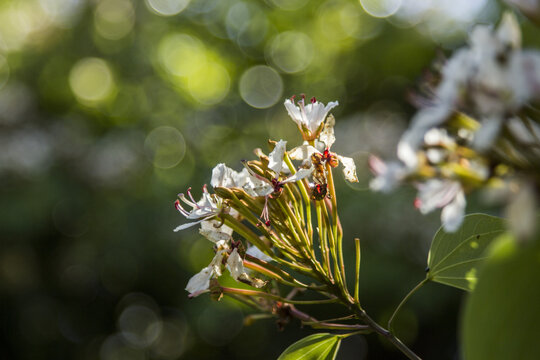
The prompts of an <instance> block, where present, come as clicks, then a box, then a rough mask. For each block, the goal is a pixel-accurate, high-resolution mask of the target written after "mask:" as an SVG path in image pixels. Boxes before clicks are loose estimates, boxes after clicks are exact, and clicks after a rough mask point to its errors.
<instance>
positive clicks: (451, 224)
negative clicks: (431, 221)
mask: <svg viewBox="0 0 540 360" xmlns="http://www.w3.org/2000/svg"><path fill="white" fill-rule="evenodd" d="M466 205H467V201H466V200H465V194H464V193H463V190H459V191H458V193H457V194H456V196H455V197H454V200H452V201H451V202H450V203H449V204H448V205H446V206H445V207H444V208H443V209H442V212H441V222H442V224H443V227H444V230H445V231H447V232H455V231H456V230H457V229H459V227H460V226H461V223H462V222H463V217H464V216H465V206H466Z"/></svg>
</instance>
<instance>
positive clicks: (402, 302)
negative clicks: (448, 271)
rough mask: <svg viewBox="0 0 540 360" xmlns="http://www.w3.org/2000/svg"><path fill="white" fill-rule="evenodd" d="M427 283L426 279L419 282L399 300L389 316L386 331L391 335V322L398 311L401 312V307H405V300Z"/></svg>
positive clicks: (392, 328) (392, 330)
mask: <svg viewBox="0 0 540 360" xmlns="http://www.w3.org/2000/svg"><path fill="white" fill-rule="evenodd" d="M428 281H429V279H428V278H425V279H424V280H422V281H420V282H419V283H418V284H417V285H416V286H415V287H414V288H413V289H412V290H411V291H409V293H408V294H407V295H406V296H405V297H404V298H403V300H401V302H400V303H399V305H398V306H397V307H396V310H394V313H393V314H392V316H390V320H388V330H390V332H392V333H393V332H394V327H393V322H394V318H395V317H396V315H397V314H398V312H399V310H401V308H402V307H403V305H405V303H406V302H407V300H409V298H410V297H411V296H412V295H413V294H414V293H415V292H417V291H418V289H420V288H421V287H422V286H423V285H424V284H425V283H426V282H428Z"/></svg>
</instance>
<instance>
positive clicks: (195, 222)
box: [174, 219, 206, 232]
mask: <svg viewBox="0 0 540 360" xmlns="http://www.w3.org/2000/svg"><path fill="white" fill-rule="evenodd" d="M205 220H206V219H201V220H199V221H194V222H190V223H185V224H182V225H180V226H177V227H175V228H174V232H177V231H180V230H184V229H187V228H190V227H192V226H195V225H197V224H200V223H202V222H203V221H205Z"/></svg>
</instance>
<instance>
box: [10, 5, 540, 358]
mask: <svg viewBox="0 0 540 360" xmlns="http://www.w3.org/2000/svg"><path fill="white" fill-rule="evenodd" d="M400 3H401V1H399V0H395V1H393V0H388V1H376V0H371V1H370V0H363V1H362V2H358V1H355V0H330V1H319V0H315V1H308V0H287V1H285V0H266V1H263V0H259V1H255V0H254V1H239V0H191V2H189V1H185V0H184V1H181V0H180V1H172V0H170V1H168V0H161V1H158V0H146V1H137V0H99V1H98V0H95V1H86V0H17V1H15V0H13V1H8V0H4V1H1V2H0V193H1V194H0V195H1V196H0V208H1V209H2V216H1V217H0V235H1V251H0V292H1V306H0V318H1V326H2V327H1V328H2V337H1V339H0V358H2V359H36V360H39V359H101V360H113V359H114V360H117V359H137V360H138V359H143V360H144V359H177V358H182V359H252V358H258V359H261V360H262V359H275V358H277V356H278V355H279V354H280V353H281V352H282V351H283V350H284V349H285V348H286V347H287V346H288V345H289V344H291V343H293V342H294V341H296V340H298V339H299V338H301V337H303V336H306V335H308V334H310V333H312V331H311V330H309V329H301V328H300V327H299V326H298V324H290V325H289V326H287V327H286V328H285V329H284V331H281V332H280V331H278V330H277V326H276V324H275V323H274V322H273V321H272V320H261V321H259V322H256V323H254V324H253V325H251V326H244V325H243V316H245V315H246V314H249V313H250V310H249V309H246V308H243V307H241V306H240V305H239V304H237V303H234V302H230V301H226V300H224V301H221V302H219V303H216V302H212V301H211V300H210V299H209V298H208V297H207V296H204V295H203V296H200V297H198V298H196V299H191V300H188V298H187V292H186V291H185V290H184V287H185V285H186V283H187V281H188V279H189V278H190V277H191V276H192V275H193V274H194V273H196V272H198V271H199V270H200V269H201V268H202V267H203V266H206V265H207V264H208V262H209V261H210V259H211V258H212V255H213V254H212V249H211V246H210V244H209V243H208V241H207V240H205V239H202V238H201V237H200V236H199V235H198V234H197V231H196V230H193V229H190V230H185V231H183V232H181V233H174V232H173V231H172V229H174V228H175V227H176V226H177V225H178V224H180V223H183V222H184V221H185V219H184V218H183V217H182V216H181V215H180V214H179V213H178V212H176V211H175V209H174V207H173V202H174V200H175V198H176V194H177V193H179V192H184V191H185V190H186V189H187V188H188V187H190V186H192V187H193V192H194V194H195V196H198V194H200V188H201V186H202V184H204V183H209V181H210V174H211V169H212V168H213V166H215V165H216V164H217V163H219V162H225V163H227V165H229V166H231V167H233V168H235V169H237V170H239V169H240V167H241V166H240V160H241V159H249V158H252V157H253V154H252V150H253V149H254V148H256V147H261V148H263V149H264V150H265V151H266V150H267V149H266V145H265V144H266V141H267V139H268V138H272V139H275V140H279V139H285V140H287V141H288V142H289V144H290V146H291V147H292V146H296V145H298V144H300V143H301V138H300V136H299V134H298V133H297V130H296V127H295V124H294V123H293V122H292V121H291V120H290V119H289V118H288V116H287V113H286V111H285V109H284V107H283V105H282V104H283V101H284V99H285V98H288V97H290V96H291V95H293V94H301V93H305V94H306V96H308V97H311V96H316V97H317V99H319V100H320V101H322V102H325V103H326V102H329V101H334V100H337V101H339V103H340V105H339V107H338V108H336V109H335V110H334V111H333V113H334V115H335V116H336V119H337V125H336V136H337V143H336V145H335V146H334V150H335V151H336V152H338V153H340V154H343V155H347V156H352V157H353V158H354V159H355V160H356V163H357V167H358V173H359V177H360V183H359V184H356V185H353V186H351V185H348V184H346V183H345V181H344V179H343V178H342V177H341V176H338V179H337V186H338V196H339V203H340V214H341V217H342V223H343V226H344V229H345V243H344V247H345V254H346V262H347V263H348V264H349V265H350V268H351V273H350V274H349V280H350V278H351V277H352V265H353V264H354V259H353V256H352V255H353V254H354V243H353V241H352V239H353V238H354V237H360V238H361V239H362V247H363V253H362V262H363V263H362V272H361V277H362V280H361V298H362V299H363V303H364V304H365V308H366V309H367V310H368V312H369V313H371V314H373V316H374V317H375V318H376V319H378V320H381V321H383V320H384V318H385V317H388V316H389V314H390V313H391V311H392V310H393V307H394V306H395V305H396V304H397V303H398V302H399V301H400V299H401V298H402V297H403V296H404V295H405V294H406V293H407V291H408V290H409V289H410V288H411V287H412V286H414V285H415V284H416V282H418V281H419V280H421V279H422V278H423V276H424V268H425V263H426V257H427V250H428V248H429V242H430V240H431V237H432V235H433V234H434V233H435V231H436V229H437V228H438V226H439V219H438V214H432V215H430V216H428V217H424V216H421V215H420V214H419V213H417V212H416V211H415V210H414V208H413V206H412V202H413V199H414V191H413V190H412V189H402V190H400V191H398V192H396V193H394V194H393V195H391V196H388V195H382V194H374V193H371V192H370V191H368V182H369V178H370V174H369V171H368V169H367V166H366V159H367V154H368V153H369V152H375V153H377V154H379V155H381V156H383V157H386V158H388V157H392V156H393V155H394V152H395V150H394V149H395V143H396V141H397V139H398V138H399V135H400V134H401V132H402V131H403V130H404V129H405V128H406V126H407V122H408V119H410V117H411V115H412V114H413V113H414V108H413V107H412V106H411V105H409V104H408V102H407V94H408V92H409V91H411V90H412V89H414V87H415V84H416V83H417V81H418V80H419V78H420V77H421V76H422V74H423V72H424V71H425V70H426V69H427V68H428V67H429V65H430V63H431V61H432V59H433V58H434V57H435V56H436V54H437V53H438V52H442V53H445V54H449V53H450V52H451V50H452V49H454V48H456V47H458V46H461V45H463V44H464V42H465V41H466V34H467V31H468V30H469V29H470V27H471V26H472V24H474V23H478V22H482V23H495V22H496V21H497V19H498V18H499V16H500V13H501V11H502V10H504V6H503V5H502V4H500V3H497V2H493V1H478V2H477V3H476V5H471V4H469V2H467V1H459V2H450V1H448V2H446V1H443V2H442V4H441V3H439V4H437V3H438V2H436V1H432V2H429V1H427V2H423V3H427V4H430V6H431V8H423V7H422V5H421V3H422V2H411V4H409V5H408V6H405V5H404V4H405V3H406V1H405V0H404V1H403V4H402V5H401V8H400V9H399V11H398V12H397V14H394V15H392V16H386V15H390V14H391V13H393V12H394V10H396V9H397V7H398V6H399V4H400ZM446 3H448V4H446ZM450 3H452V4H450ZM473 3H474V2H473ZM385 4H386V5H385ZM445 4H446V5H445ZM383 5H385V6H386V8H385V7H384V6H383ZM445 6H446V7H445ZM392 7H394V8H392ZM450 10H452V11H450ZM385 11H386V12H385ZM372 15H377V16H379V17H374V16H372ZM521 20H522V21H523V27H524V44H525V45H526V46H538V45H539V42H540V36H538V32H537V30H535V29H534V27H533V26H532V25H530V24H529V23H527V22H526V20H524V19H521ZM261 66H262V67H261ZM475 209H479V208H478V207H477V205H475V203H474V201H473V202H472V204H471V205H470V206H469V208H468V210H469V211H472V210H475ZM484 210H485V209H484ZM493 211H496V209H493ZM462 296H463V293H462V292H460V291H459V290H456V289H450V288H446V287H444V286H442V285H437V284H428V285H427V286H426V287H425V289H422V291H421V292H420V293H419V294H418V295H415V297H414V298H413V299H412V300H411V301H410V303H409V304H408V305H407V306H406V307H405V309H404V311H403V313H402V314H401V315H400V317H399V319H398V324H397V325H396V327H397V328H398V332H399V335H400V336H401V337H402V338H403V340H404V341H405V342H407V343H408V344H410V346H411V347H412V348H413V349H414V350H415V351H416V352H417V353H418V354H420V355H421V356H422V357H424V358H426V359H456V358H458V357H459V356H458V354H459V349H458V345H457V343H456V336H457V334H456V325H457V322H458V320H457V319H458V317H457V313H458V311H459V308H460V303H461V298H462ZM307 309H308V310H309V311H311V312H312V313H313V315H315V316H317V317H320V318H324V317H335V316H336V315H338V316H339V315H341V314H342V313H339V309H334V308H332V307H327V306H326V307H324V308H323V309H317V308H307ZM338 358H339V359H359V358H364V359H394V358H395V359H400V358H402V355H401V354H399V353H397V352H395V350H393V349H391V348H390V347H389V346H388V345H387V344H386V343H384V341H380V339H378V338H377V337H376V336H375V335H371V336H367V337H353V338H349V339H347V340H345V341H344V342H343V344H342V348H341V351H340V354H339V356H338Z"/></svg>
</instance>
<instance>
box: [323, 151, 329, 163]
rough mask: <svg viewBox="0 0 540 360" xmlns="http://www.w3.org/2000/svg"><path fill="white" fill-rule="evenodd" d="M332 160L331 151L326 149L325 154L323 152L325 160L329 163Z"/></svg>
mask: <svg viewBox="0 0 540 360" xmlns="http://www.w3.org/2000/svg"><path fill="white" fill-rule="evenodd" d="M330 158H331V155H330V150H328V148H326V149H324V152H323V159H324V160H326V161H328V160H330Z"/></svg>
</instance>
